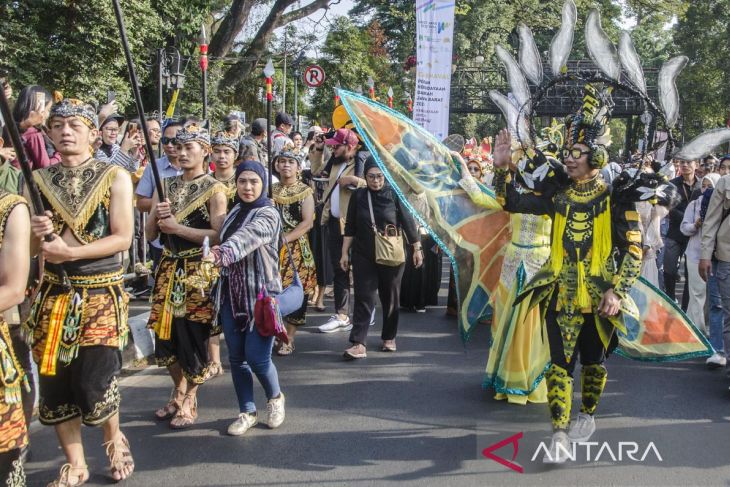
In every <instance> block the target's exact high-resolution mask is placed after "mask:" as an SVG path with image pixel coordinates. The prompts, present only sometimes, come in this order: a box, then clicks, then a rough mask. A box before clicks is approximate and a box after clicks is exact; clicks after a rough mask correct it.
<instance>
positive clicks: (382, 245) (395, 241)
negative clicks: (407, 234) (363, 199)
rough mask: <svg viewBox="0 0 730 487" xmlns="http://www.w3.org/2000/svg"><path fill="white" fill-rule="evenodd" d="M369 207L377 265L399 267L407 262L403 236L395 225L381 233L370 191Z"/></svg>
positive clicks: (388, 226)
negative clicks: (376, 221) (376, 222)
mask: <svg viewBox="0 0 730 487" xmlns="http://www.w3.org/2000/svg"><path fill="white" fill-rule="evenodd" d="M368 206H369V207H370V221H371V223H372V224H373V232H374V233H375V263H376V264H380V265H386V266H389V267H398V266H399V265H401V264H403V263H404V262H405V261H406V251H405V249H404V248H403V236H402V235H401V234H400V232H399V231H398V228H397V227H396V226H395V225H386V226H385V230H384V232H383V233H381V232H380V231H379V230H378V227H377V225H376V224H375V215H374V214H373V200H372V198H371V197H370V191H368Z"/></svg>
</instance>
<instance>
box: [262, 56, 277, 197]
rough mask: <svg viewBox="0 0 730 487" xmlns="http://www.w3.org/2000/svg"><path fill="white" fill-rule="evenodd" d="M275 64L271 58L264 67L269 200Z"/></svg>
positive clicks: (271, 170)
mask: <svg viewBox="0 0 730 487" xmlns="http://www.w3.org/2000/svg"><path fill="white" fill-rule="evenodd" d="M274 73H275V71H274V64H273V63H272V62H271V58H269V61H268V62H267V63H266V66H265V67H264V77H265V78H266V148H267V158H268V161H267V162H268V166H269V174H268V178H269V198H271V185H272V182H273V179H272V172H273V169H274V167H273V159H274V158H273V157H271V104H272V101H273V100H274V88H273V84H274Z"/></svg>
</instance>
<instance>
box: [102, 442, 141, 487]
mask: <svg viewBox="0 0 730 487" xmlns="http://www.w3.org/2000/svg"><path fill="white" fill-rule="evenodd" d="M103 446H104V447H106V456H107V457H108V458H109V471H110V472H111V474H112V480H114V481H115V482H121V481H122V480H125V479H128V478H129V477H131V476H132V473H133V472H134V458H132V450H130V449H129V441H127V437H126V436H124V435H123V434H121V433H119V435H117V438H116V439H115V440H109V441H107V442H105V443H103ZM127 468H129V469H131V470H130V472H129V473H128V474H127V476H126V477H124V476H123V473H122V472H123V471H124V469H127ZM116 474H119V478H116V477H115V475H116Z"/></svg>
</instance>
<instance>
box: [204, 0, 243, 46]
mask: <svg viewBox="0 0 730 487" xmlns="http://www.w3.org/2000/svg"><path fill="white" fill-rule="evenodd" d="M253 4H254V0H233V4H231V9H230V10H229V11H228V13H227V14H226V16H225V17H224V18H223V20H222V21H221V23H220V27H218V30H217V31H216V32H215V34H214V35H213V39H211V41H210V46H209V55H210V56H214V57H224V56H227V55H228V54H229V53H230V52H231V50H232V49H233V45H234V43H235V42H236V37H237V36H238V34H239V33H240V32H241V29H243V26H244V25H245V24H246V21H247V20H248V16H249V14H250V13H251V7H253Z"/></svg>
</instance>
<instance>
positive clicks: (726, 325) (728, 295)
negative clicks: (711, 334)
mask: <svg viewBox="0 0 730 487" xmlns="http://www.w3.org/2000/svg"><path fill="white" fill-rule="evenodd" d="M715 279H716V280H717V288H718V289H719V290H720V299H721V300H722V313H723V324H722V339H723V344H724V345H725V347H724V348H723V350H725V355H727V354H728V352H730V262H723V261H718V262H717V265H716V266H715Z"/></svg>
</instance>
